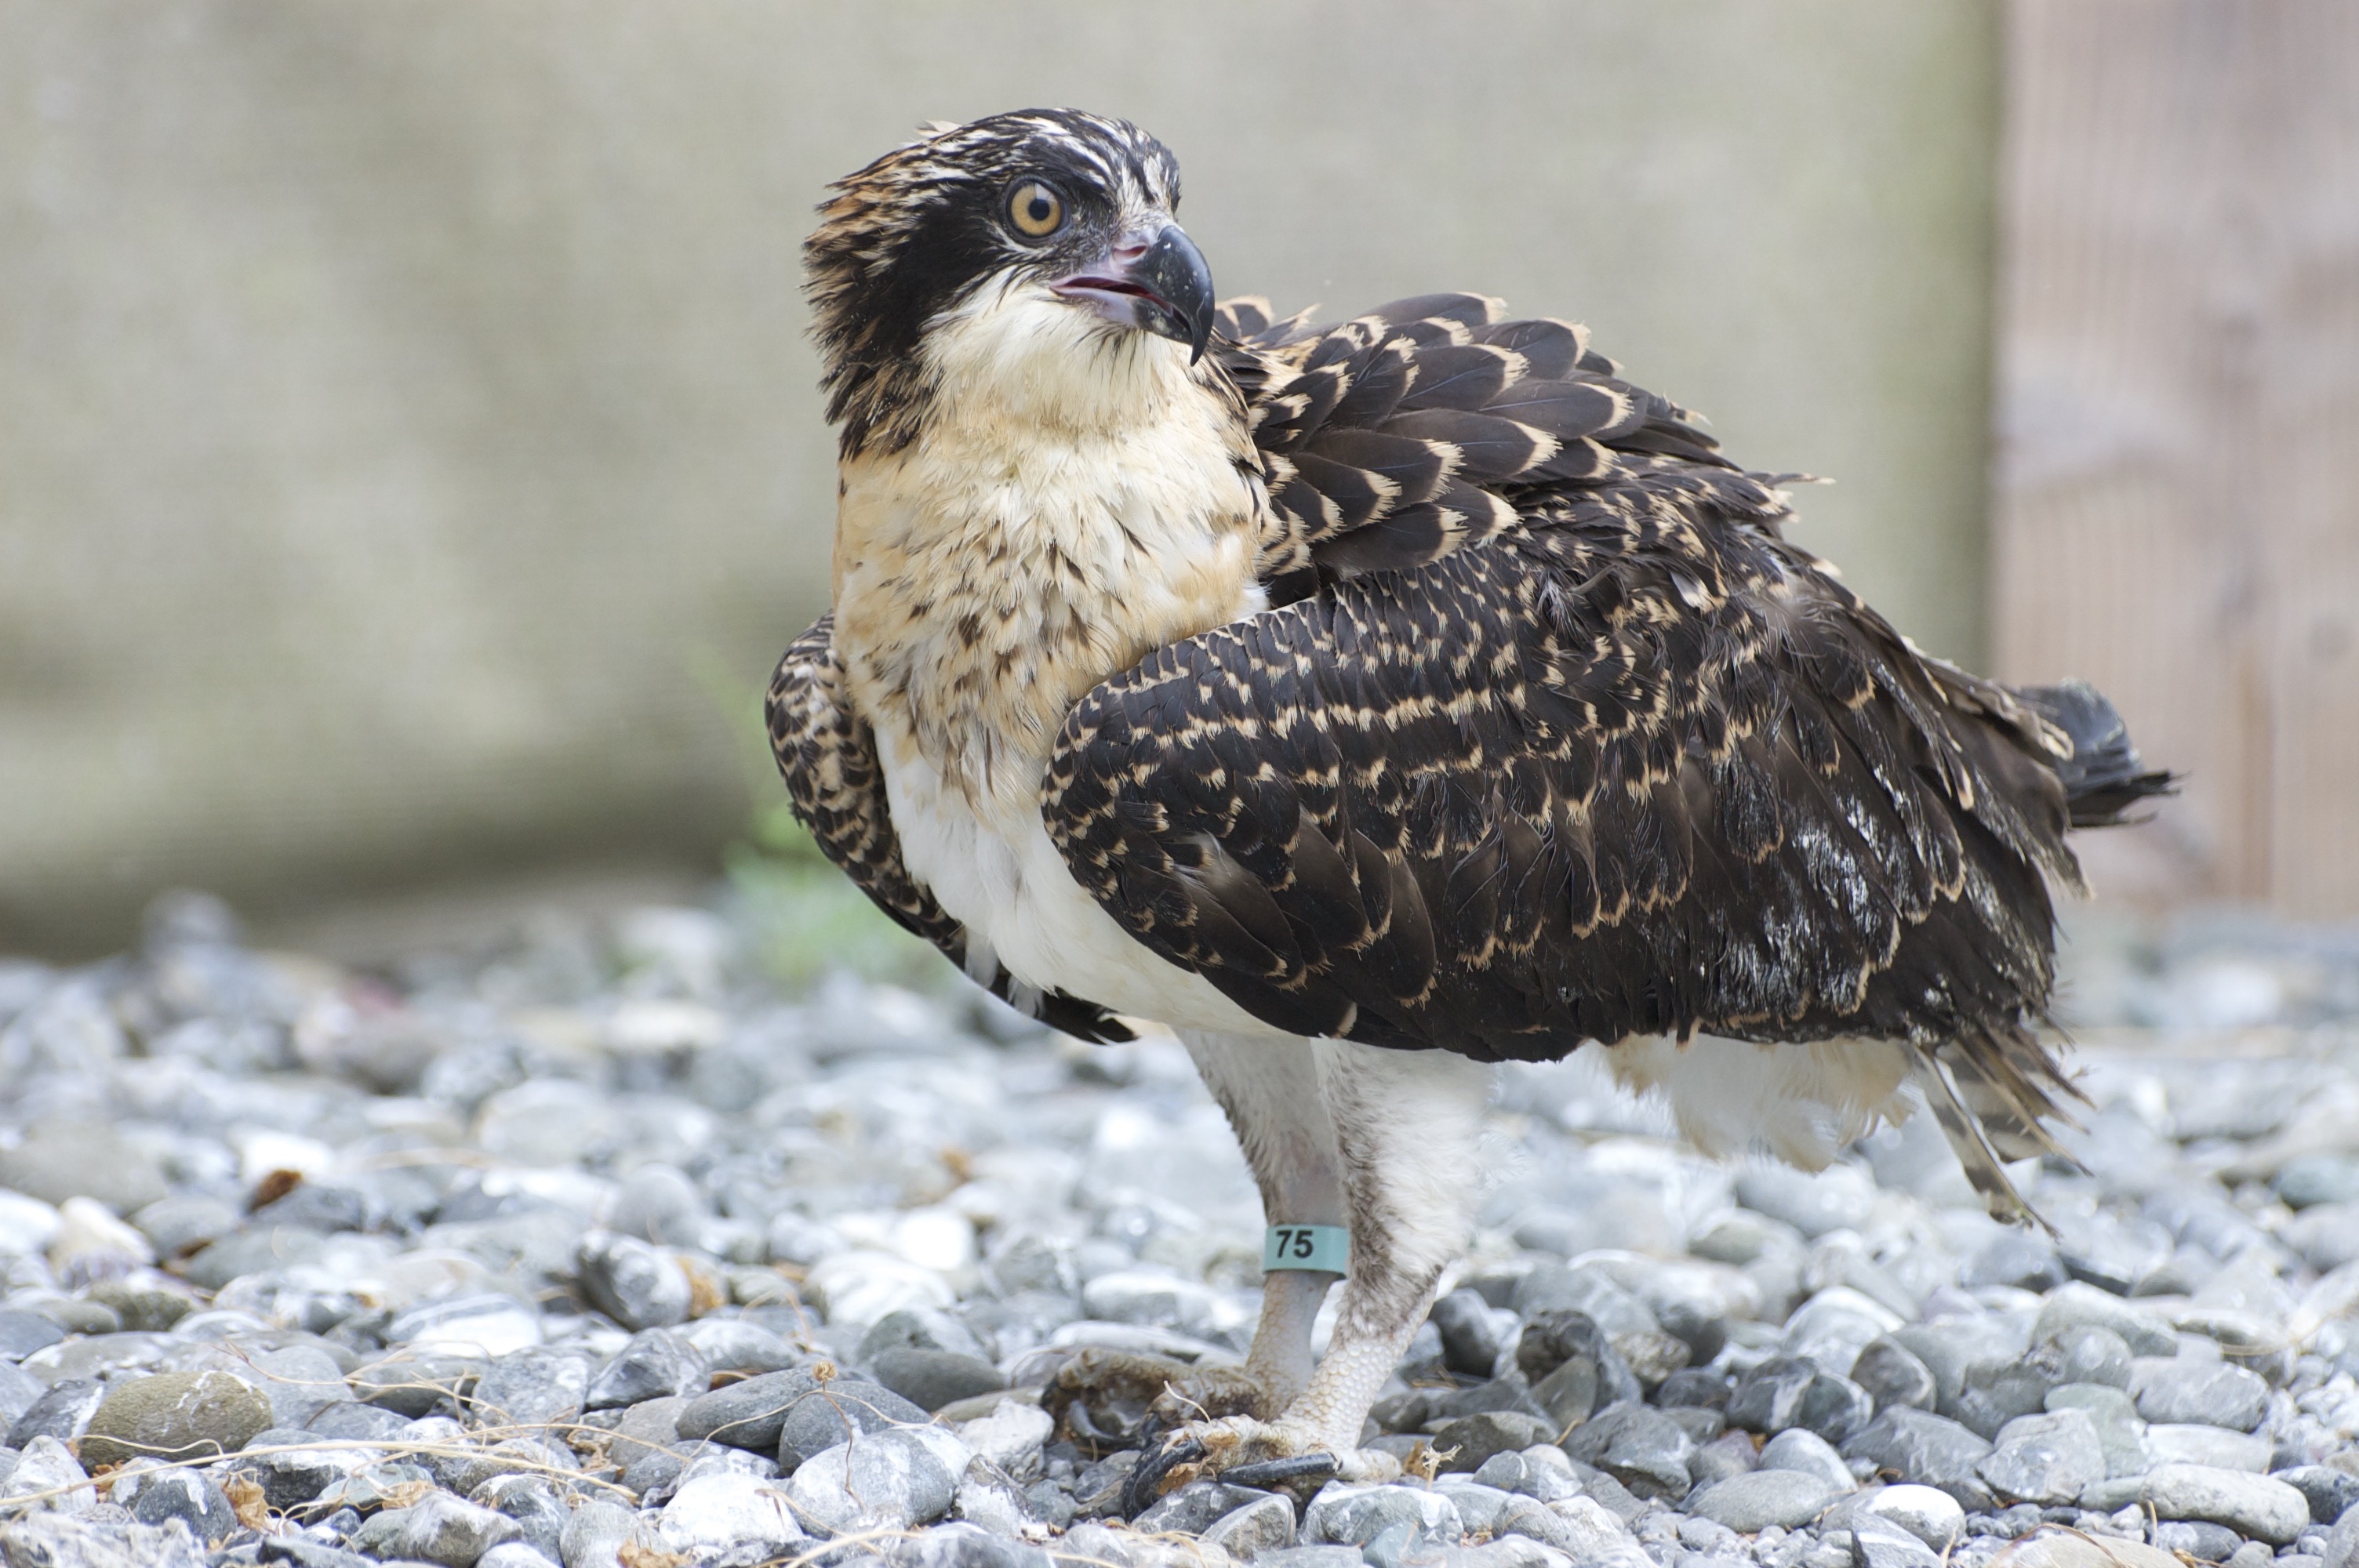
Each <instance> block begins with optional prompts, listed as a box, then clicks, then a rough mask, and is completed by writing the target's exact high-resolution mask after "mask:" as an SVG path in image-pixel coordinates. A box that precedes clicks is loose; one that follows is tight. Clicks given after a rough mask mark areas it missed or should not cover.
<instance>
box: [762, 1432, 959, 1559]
mask: <svg viewBox="0 0 2359 1568" xmlns="http://www.w3.org/2000/svg"><path fill="white" fill-rule="evenodd" d="M957 1489H958V1478H957V1476H956V1475H954V1474H953V1473H952V1472H951V1469H950V1468H949V1467H948V1466H947V1465H944V1464H943V1463H942V1461H941V1459H940V1457H938V1456H937V1455H936V1454H935V1453H934V1452H933V1450H932V1449H931V1448H930V1447H929V1446H928V1444H927V1443H926V1441H925V1440H924V1438H923V1436H922V1435H921V1434H919V1433H916V1432H911V1431H906V1430H900V1429H891V1430H885V1431H877V1432H872V1433H868V1434H867V1435H864V1436H863V1437H862V1438H861V1439H860V1440H859V1441H858V1442H855V1443H843V1444H837V1445H836V1446H834V1447H832V1448H827V1449H823V1450H821V1452H819V1453H817V1454H811V1455H810V1457H808V1458H806V1459H805V1460H803V1461H802V1463H801V1464H799V1465H798V1466H796V1469H795V1472H794V1479H793V1480H792V1481H791V1482H790V1483H788V1495H789V1496H790V1497H792V1498H793V1499H794V1503H795V1506H796V1507H797V1508H798V1509H801V1510H802V1512H803V1513H804V1514H805V1515H807V1516H809V1517H810V1519H815V1520H816V1521H818V1523H819V1524H821V1526H823V1527H824V1528H826V1529H828V1530H834V1531H836V1532H838V1533H842V1532H843V1531H845V1530H907V1529H908V1528H909V1527H910V1526H911V1525H916V1524H924V1523H926V1522H928V1521H929V1520H932V1519H940V1518H941V1517H942V1515H943V1514H945V1513H947V1512H948V1511H949V1510H950V1506H951V1498H953V1497H954V1496H955V1495H956V1492H957Z"/></svg>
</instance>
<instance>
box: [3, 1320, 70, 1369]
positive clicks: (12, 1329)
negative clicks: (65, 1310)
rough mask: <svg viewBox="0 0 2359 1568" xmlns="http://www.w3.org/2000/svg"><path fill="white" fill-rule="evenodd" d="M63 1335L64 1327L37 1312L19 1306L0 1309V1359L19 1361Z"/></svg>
mask: <svg viewBox="0 0 2359 1568" xmlns="http://www.w3.org/2000/svg"><path fill="white" fill-rule="evenodd" d="M65 1336H66V1334H65V1330H64V1329H61V1328H60V1327H59V1326H58V1325H56V1324H54V1323H52V1322H50V1321H49V1319H48V1318H46V1317H43V1316H42V1315H41V1314H39V1313H37V1312H27V1311H25V1310H24V1309H22V1308H21V1307H9V1308H6V1309H5V1310H0V1360H7V1361H20V1360H22V1359H24V1358H25V1357H27V1356H30V1355H31V1354H32V1353H33V1352H34V1351H36V1350H39V1349H41V1348H43V1347H44V1346H51V1345H55V1344H56V1343H57V1342H58V1341H59V1340H60V1339H63V1338H64V1337H65Z"/></svg>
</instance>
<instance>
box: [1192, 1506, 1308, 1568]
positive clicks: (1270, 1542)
mask: <svg viewBox="0 0 2359 1568" xmlns="http://www.w3.org/2000/svg"><path fill="white" fill-rule="evenodd" d="M1202 1539H1203V1542H1204V1545H1205V1546H1206V1547H1207V1548H1211V1549H1217V1550H1219V1551H1223V1552H1227V1553H1228V1554H1229V1555H1230V1556H1232V1557H1234V1558H1238V1559H1240V1560H1245V1561H1264V1560H1266V1559H1267V1558H1268V1557H1269V1555H1270V1554H1271V1553H1273V1552H1282V1551H1284V1550H1285V1549H1286V1548H1288V1547H1289V1546H1292V1545H1293V1544H1294V1504H1293V1503H1292V1502H1291V1501H1290V1500H1289V1499H1288V1498H1281V1497H1277V1496H1276V1495H1274V1494H1273V1495H1265V1496H1263V1497H1260V1498H1256V1499H1255V1500H1254V1501H1252V1502H1249V1503H1246V1504H1245V1505H1244V1506H1243V1507H1241V1508H1238V1509H1233V1510H1231V1511H1230V1512H1228V1513H1225V1514H1223V1515H1222V1516H1221V1517H1220V1518H1219V1519H1216V1520H1214V1521H1213V1522H1212V1525H1211V1526H1210V1527H1209V1528H1207V1529H1206V1530H1205V1531H1204V1533H1203V1538H1202Z"/></svg>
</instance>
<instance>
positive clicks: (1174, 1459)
mask: <svg viewBox="0 0 2359 1568" xmlns="http://www.w3.org/2000/svg"><path fill="white" fill-rule="evenodd" d="M1203 1456H1204V1445H1203V1444H1201V1443H1200V1442H1198V1441H1197V1440H1196V1439H1195V1438H1193V1437H1190V1436H1189V1435H1188V1433H1184V1432H1175V1433H1172V1434H1171V1436H1170V1437H1169V1439H1167V1440H1166V1441H1165V1442H1164V1444H1162V1446H1160V1447H1158V1448H1154V1449H1150V1450H1148V1451H1147V1452H1146V1453H1143V1454H1140V1455H1139V1456H1138V1464H1137V1465H1136V1467H1135V1468H1134V1469H1133V1470H1132V1471H1131V1473H1130V1479H1129V1480H1128V1481H1126V1482H1125V1483H1124V1485H1123V1488H1122V1517H1123V1518H1125V1519H1136V1518H1137V1517H1138V1516H1139V1515H1141V1514H1143V1513H1145V1512H1146V1511H1147V1509H1151V1508H1153V1507H1154V1506H1155V1504H1156V1502H1157V1501H1158V1499H1159V1498H1161V1497H1162V1496H1163V1486H1162V1483H1163V1477H1164V1476H1168V1475H1169V1474H1170V1473H1171V1472H1172V1471H1173V1470H1175V1469H1177V1468H1179V1467H1180V1465H1192V1464H1194V1463H1195V1462H1196V1461H1197V1460H1199V1459H1201V1458H1202V1457H1203Z"/></svg>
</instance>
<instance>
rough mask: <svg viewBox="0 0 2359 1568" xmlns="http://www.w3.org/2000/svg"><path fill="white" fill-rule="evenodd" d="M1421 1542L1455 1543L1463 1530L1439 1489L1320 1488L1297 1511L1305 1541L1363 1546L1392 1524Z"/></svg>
mask: <svg viewBox="0 0 2359 1568" xmlns="http://www.w3.org/2000/svg"><path fill="white" fill-rule="evenodd" d="M1402 1526H1406V1527H1408V1529H1407V1530H1405V1531H1404V1533H1405V1534H1408V1533H1415V1534H1417V1535H1420V1536H1422V1537H1423V1538H1425V1539H1427V1540H1441V1541H1456V1540H1457V1539H1458V1538H1459V1537H1460V1536H1461V1535H1462V1534H1464V1533H1465V1527H1464V1525H1463V1523H1462V1521H1461V1520H1460V1519H1459V1517H1458V1509H1457V1507H1456V1505H1454V1504H1452V1503H1451V1500H1450V1499H1449V1498H1446V1497H1444V1496H1442V1495H1441V1494H1440V1493H1439V1492H1430V1491H1425V1490H1422V1489H1420V1488H1419V1487H1407V1486H1386V1487H1345V1486H1342V1485H1333V1484H1331V1485H1330V1486H1328V1487H1325V1488H1323V1489H1321V1492H1320V1493H1319V1495H1318V1496H1317V1497H1315V1498H1311V1499H1310V1507H1309V1508H1308V1509H1305V1510H1304V1511H1303V1515H1302V1536H1303V1538H1304V1539H1305V1540H1306V1541H1314V1542H1316V1541H1332V1542H1333V1543H1335V1544H1337V1545H1343V1546H1358V1547H1363V1548H1364V1547H1365V1546H1366V1545H1367V1544H1368V1543H1369V1542H1370V1541H1375V1539H1376V1538H1377V1537H1379V1536H1381V1535H1383V1534H1384V1533H1385V1532H1386V1531H1387V1530H1393V1529H1395V1528H1396V1527H1402Z"/></svg>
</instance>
